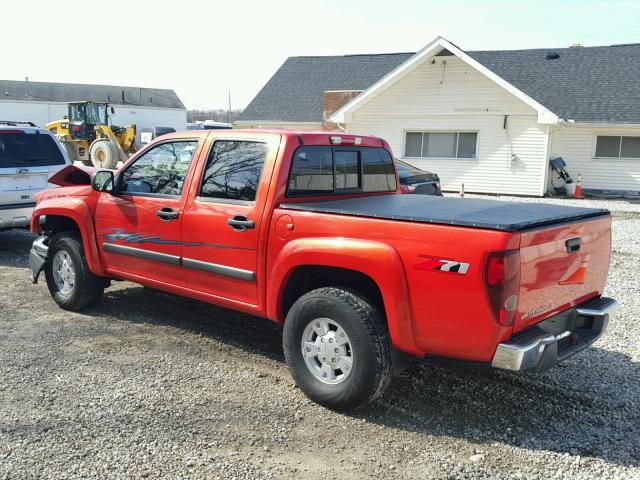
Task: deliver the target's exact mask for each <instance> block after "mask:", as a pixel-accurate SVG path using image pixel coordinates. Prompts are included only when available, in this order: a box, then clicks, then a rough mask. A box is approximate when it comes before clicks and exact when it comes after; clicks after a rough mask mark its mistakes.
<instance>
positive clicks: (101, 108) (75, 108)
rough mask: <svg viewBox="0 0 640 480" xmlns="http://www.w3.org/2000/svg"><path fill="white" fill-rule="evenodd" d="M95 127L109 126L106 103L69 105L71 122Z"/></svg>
mask: <svg viewBox="0 0 640 480" xmlns="http://www.w3.org/2000/svg"><path fill="white" fill-rule="evenodd" d="M85 119H86V122H87V123H91V124H93V125H98V124H100V125H106V124H107V105H106V104H104V103H76V104H71V105H69V120H71V121H72V122H84V121H85Z"/></svg>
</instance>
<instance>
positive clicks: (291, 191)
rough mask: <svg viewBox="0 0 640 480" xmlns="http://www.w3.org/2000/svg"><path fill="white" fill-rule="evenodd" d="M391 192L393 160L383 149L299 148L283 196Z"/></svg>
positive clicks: (393, 185)
mask: <svg viewBox="0 0 640 480" xmlns="http://www.w3.org/2000/svg"><path fill="white" fill-rule="evenodd" d="M395 190H396V172H395V168H394V166H393V159H392V158H391V155H390V154H389V152H387V151H386V150H385V149H384V148H370V147H300V148H298V149H297V150H296V152H295V154H294V156H293V162H292V165H291V174H290V175H289V183H288V186H287V196H289V197H300V196H312V195H333V194H341V193H359V192H363V193H364V192H369V193H371V192H393V191H395Z"/></svg>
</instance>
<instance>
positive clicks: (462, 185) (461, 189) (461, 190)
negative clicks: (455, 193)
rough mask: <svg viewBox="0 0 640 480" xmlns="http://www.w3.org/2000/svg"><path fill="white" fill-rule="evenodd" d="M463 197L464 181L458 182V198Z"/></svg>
mask: <svg viewBox="0 0 640 480" xmlns="http://www.w3.org/2000/svg"><path fill="white" fill-rule="evenodd" d="M462 197H464V182H462V183H461V184H460V198H462Z"/></svg>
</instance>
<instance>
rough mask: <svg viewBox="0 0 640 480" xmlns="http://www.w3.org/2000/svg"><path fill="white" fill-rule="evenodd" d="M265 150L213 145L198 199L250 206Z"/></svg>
mask: <svg viewBox="0 0 640 480" xmlns="http://www.w3.org/2000/svg"><path fill="white" fill-rule="evenodd" d="M268 153H269V147H268V146H267V144H265V143H261V142H249V141H244V140H218V141H217V142H215V143H214V144H213V148H212V149H211V153H210V155H209V159H208V160H207V166H206V168H205V171H204V176H203V179H202V186H201V187H200V194H199V197H200V199H223V200H234V201H243V202H253V201H254V200H255V199H256V194H257V192H258V185H259V183H260V177H261V175H262V168H263V167H264V162H265V161H266V159H267V154H268Z"/></svg>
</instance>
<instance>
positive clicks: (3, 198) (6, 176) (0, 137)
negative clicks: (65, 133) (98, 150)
mask: <svg viewBox="0 0 640 480" xmlns="http://www.w3.org/2000/svg"><path fill="white" fill-rule="evenodd" d="M70 163H71V162H70V161H69V157H68V156H67V153H66V152H65V150H64V148H63V147H62V146H61V145H60V144H59V143H58V141H57V140H56V139H55V138H54V137H53V135H52V134H51V132H50V131H49V130H46V129H44V128H39V127H38V126H36V125H34V124H33V123H31V122H11V121H2V120H0V230H6V229H9V228H24V227H28V226H29V221H30V220H31V212H32V211H33V207H34V206H35V204H36V203H35V198H34V195H35V194H36V193H38V192H39V191H41V190H45V189H46V188H49V187H53V185H50V184H49V182H48V180H49V178H50V177H51V176H52V175H53V174H54V173H56V172H57V171H59V170H61V169H62V168H64V167H66V166H67V165H69V164H70Z"/></svg>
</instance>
